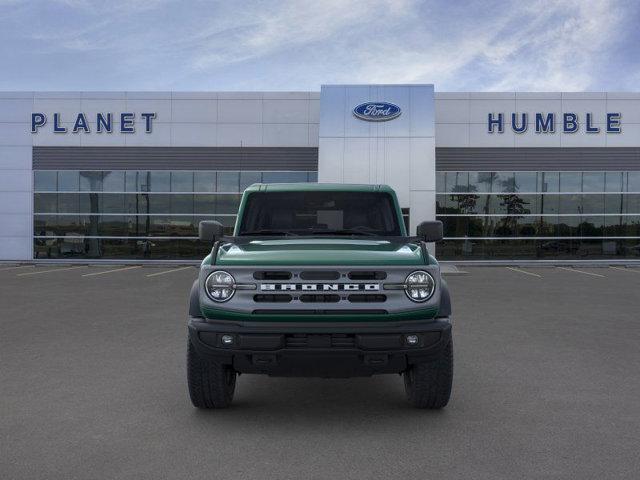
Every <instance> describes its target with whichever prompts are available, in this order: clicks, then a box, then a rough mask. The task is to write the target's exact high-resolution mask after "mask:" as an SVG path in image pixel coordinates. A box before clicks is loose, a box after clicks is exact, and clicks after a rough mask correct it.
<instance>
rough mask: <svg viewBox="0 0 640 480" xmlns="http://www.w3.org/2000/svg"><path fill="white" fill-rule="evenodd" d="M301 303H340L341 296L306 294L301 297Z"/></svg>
mask: <svg viewBox="0 0 640 480" xmlns="http://www.w3.org/2000/svg"><path fill="white" fill-rule="evenodd" d="M300 301H301V302H303V303H336V302H339V301H340V295H322V294H317V295H314V294H311V293H305V294H302V295H300Z"/></svg>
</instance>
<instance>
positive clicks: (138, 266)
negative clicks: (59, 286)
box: [82, 265, 142, 277]
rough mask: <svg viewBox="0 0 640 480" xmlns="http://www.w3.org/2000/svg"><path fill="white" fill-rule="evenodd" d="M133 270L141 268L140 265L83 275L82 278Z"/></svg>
mask: <svg viewBox="0 0 640 480" xmlns="http://www.w3.org/2000/svg"><path fill="white" fill-rule="evenodd" d="M134 268H142V265H133V266H131V267H124V268H115V269H113V270H104V271H102V272H93V273H85V274H84V275H82V276H83V277H93V276H94V275H105V274H107V273H115V272H124V271H125V270H133V269H134Z"/></svg>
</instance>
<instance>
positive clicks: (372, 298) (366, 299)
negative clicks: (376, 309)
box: [347, 293, 387, 303]
mask: <svg viewBox="0 0 640 480" xmlns="http://www.w3.org/2000/svg"><path fill="white" fill-rule="evenodd" d="M347 298H348V300H349V301H350V302H351V303H382V302H386V301H387V296H386V295H378V294H373V295H367V294H363V293H353V294H351V295H349V296H348V297H347Z"/></svg>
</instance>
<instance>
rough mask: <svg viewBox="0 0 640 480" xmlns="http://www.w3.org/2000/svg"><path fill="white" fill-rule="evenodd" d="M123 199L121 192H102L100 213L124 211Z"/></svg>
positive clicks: (123, 195)
mask: <svg viewBox="0 0 640 480" xmlns="http://www.w3.org/2000/svg"><path fill="white" fill-rule="evenodd" d="M127 196H128V195H127ZM124 199H125V194H123V193H103V194H102V205H101V207H102V208H101V209H100V211H101V212H102V213H124V212H125V211H126V210H125V208H124Z"/></svg>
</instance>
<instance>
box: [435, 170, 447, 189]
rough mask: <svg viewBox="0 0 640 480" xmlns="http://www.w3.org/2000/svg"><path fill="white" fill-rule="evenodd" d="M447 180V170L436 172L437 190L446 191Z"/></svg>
mask: <svg viewBox="0 0 640 480" xmlns="http://www.w3.org/2000/svg"><path fill="white" fill-rule="evenodd" d="M445 182H446V172H436V192H446V190H445Z"/></svg>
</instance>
